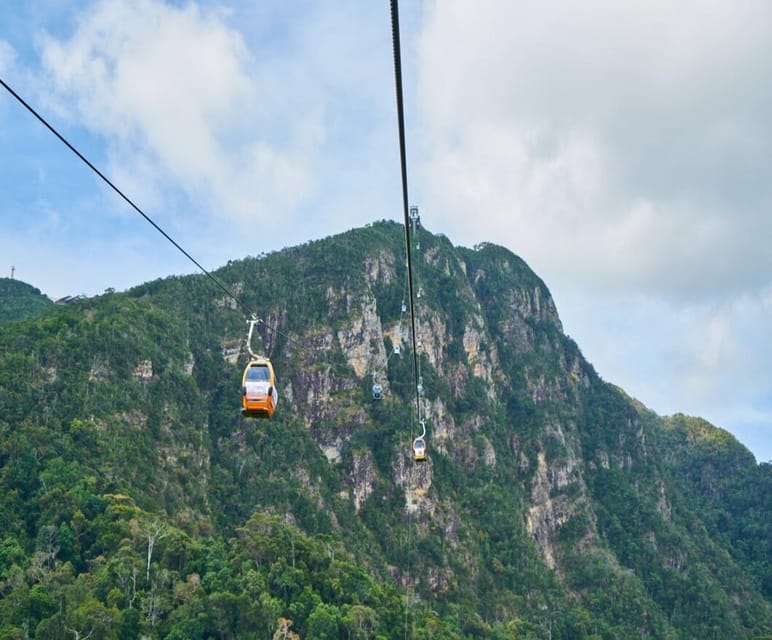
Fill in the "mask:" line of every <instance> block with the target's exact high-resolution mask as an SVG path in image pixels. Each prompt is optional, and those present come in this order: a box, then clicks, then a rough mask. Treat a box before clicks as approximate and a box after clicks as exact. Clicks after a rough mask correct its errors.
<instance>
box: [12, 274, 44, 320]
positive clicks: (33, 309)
mask: <svg viewBox="0 0 772 640" xmlns="http://www.w3.org/2000/svg"><path fill="white" fill-rule="evenodd" d="M52 304H53V302H52V301H51V300H50V299H49V298H48V297H47V296H45V295H43V294H42V293H40V290H39V289H36V288H35V287H32V286H30V285H28V284H27V283H26V282H20V281H19V280H14V279H12V278H0V322H6V321H9V320H24V319H25V318H31V317H32V316H35V315H37V314H38V313H40V312H42V311H43V310H44V309H47V308H48V307H50V306H51V305H52Z"/></svg>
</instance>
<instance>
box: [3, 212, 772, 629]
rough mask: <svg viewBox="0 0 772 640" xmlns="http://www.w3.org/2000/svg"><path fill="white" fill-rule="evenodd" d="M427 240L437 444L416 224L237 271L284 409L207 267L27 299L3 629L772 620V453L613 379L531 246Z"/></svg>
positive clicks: (423, 261) (15, 405)
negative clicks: (596, 361) (564, 319)
mask: <svg viewBox="0 0 772 640" xmlns="http://www.w3.org/2000/svg"><path fill="white" fill-rule="evenodd" d="M413 242H414V243H415V244H417V243H420V248H417V247H416V250H415V252H414V254H413V277H414V290H415V291H416V293H420V297H419V296H418V295H417V296H416V299H415V327H416V342H417V345H418V349H417V355H418V363H419V365H420V366H419V369H420V377H421V379H420V382H421V384H422V389H423V393H422V397H421V399H420V402H421V410H422V415H423V417H424V418H425V420H426V427H427V442H428V445H429V455H428V460H427V461H426V462H425V463H416V462H414V461H413V458H412V454H411V442H412V440H413V438H414V437H415V436H416V435H418V434H419V433H420V426H419V425H418V424H417V416H416V385H417V384H418V382H419V381H418V380H416V377H415V368H414V366H413V351H412V349H413V345H412V339H411V333H410V331H411V322H410V320H409V317H408V314H406V313H404V312H403V310H402V303H403V301H405V298H406V289H407V274H406V268H405V262H406V258H405V247H404V232H403V228H402V227H401V226H400V225H398V224H395V223H392V222H378V223H375V224H372V225H369V226H367V227H365V228H362V229H356V230H352V231H349V232H347V233H344V234H341V235H337V236H334V237H330V238H326V239H323V240H319V241H316V242H311V243H308V244H305V245H303V246H299V247H294V248H290V249H285V250H283V251H279V252H275V253H270V254H268V255H261V256H259V257H256V258H254V257H250V258H247V259H244V260H234V261H232V262H229V263H228V265H227V266H224V267H222V268H221V269H219V270H218V271H217V272H215V275H216V276H217V278H219V279H220V280H221V281H222V282H224V283H225V284H226V285H227V287H228V288H229V289H231V291H233V292H234V293H235V294H236V296H237V297H238V299H239V301H240V303H241V304H243V305H244V307H245V308H248V309H254V310H256V311H257V313H258V314H259V315H260V318H261V320H262V322H261V323H260V324H259V325H258V326H257V328H256V332H257V333H259V336H258V338H257V339H256V340H254V344H253V346H254V347H255V349H256V350H261V351H262V352H264V353H265V354H266V355H268V356H269V357H270V358H271V359H272V362H273V365H274V368H275V370H276V373H277V387H278V389H279V404H278V408H277V411H276V414H275V415H274V417H273V418H272V419H271V420H253V419H247V418H243V417H242V416H241V414H240V412H239V408H240V399H241V398H240V389H241V373H242V370H243V367H244V365H245V363H246V361H247V350H246V343H245V338H246V331H247V322H246V319H247V318H246V317H245V312H244V308H243V307H242V306H240V304H239V303H237V302H236V301H235V300H234V299H233V298H231V297H230V296H227V295H225V294H224V293H223V291H222V290H221V289H219V288H217V287H216V286H213V284H212V282H211V280H210V279H208V278H207V277H205V276H200V275H193V276H185V277H172V278H166V279H162V280H157V281H154V282H150V283H147V284H144V285H142V286H139V287H136V288H134V289H132V290H130V291H127V292H123V293H115V292H111V293H107V294H105V295H102V296H98V297H94V298H88V299H84V300H76V301H74V302H73V303H72V304H68V305H55V306H50V305H49V306H47V307H46V308H42V307H41V308H39V309H37V310H36V311H35V312H34V313H27V314H26V319H19V318H13V320H14V321H13V322H9V321H4V322H3V323H2V324H0V536H1V537H2V539H0V638H46V639H50V638H53V639H62V640H64V639H65V638H68V639H70V638H73V637H75V638H82V639H85V638H87V637H90V638H92V639H93V640H96V639H97V638H116V639H124V638H138V637H145V638H173V639H182V638H188V639H197V638H201V639H204V638H307V639H322V638H336V639H337V638H381V639H387V638H388V639H391V638H449V639H453V638H496V639H504V638H507V639H509V638H513V639H514V638H528V639H536V638H540V639H541V638H544V639H547V638H550V639H579V638H603V639H611V638H663V639H683V640H686V639H692V638H749V639H750V638H764V637H767V638H769V637H772V612H771V609H770V596H771V595H772V577H771V572H770V558H772V549H771V548H770V546H771V545H772V525H771V524H770V521H772V518H770V514H771V513H772V509H770V506H771V505H770V501H771V500H772V498H770V496H772V472H771V471H770V465H769V464H760V465H757V464H756V461H755V460H754V458H753V456H752V455H751V454H750V452H748V451H747V449H745V448H744V447H743V446H742V445H741V444H739V443H738V442H737V441H736V440H735V439H734V438H733V437H732V436H731V435H729V434H728V433H727V432H725V431H723V430H721V429H718V428H716V427H714V426H712V425H710V424H708V423H706V422H704V421H702V420H700V419H697V418H691V417H687V416H684V415H676V416H672V417H667V418H665V417H660V416H657V415H655V414H654V413H653V412H651V411H649V410H647V409H646V408H645V407H644V406H642V405H641V404H640V403H639V402H636V401H634V400H633V399H631V398H629V397H628V396H627V395H625V393H624V392H623V391H622V390H620V389H619V388H617V387H615V386H613V385H612V384H609V383H607V382H605V381H603V380H602V379H601V378H600V377H599V376H598V374H597V373H596V372H595V371H594V369H593V367H592V366H591V365H590V364H589V363H588V362H587V361H586V360H585V359H584V358H583V356H582V354H581V352H580V350H579V348H578V346H577V345H576V344H575V343H574V342H573V341H572V340H571V339H570V338H569V337H567V336H566V335H565V334H564V333H563V329H562V326H561V323H560V319H559V317H558V314H557V310H556V308H555V304H554V302H553V300H552V298H551V296H550V293H549V290H548V289H547V287H546V286H545V284H544V283H543V282H542V281H541V280H540V279H539V278H538V277H537V276H536V275H535V274H534V273H533V272H532V271H531V270H530V269H529V268H528V266H527V265H526V264H525V263H524V262H523V261H522V260H521V259H519V258H518V257H517V256H515V255H513V254H512V253H511V252H509V251H507V250H506V249H504V248H502V247H499V246H495V245H492V244H485V245H481V246H478V247H475V248H474V249H467V248H462V247H454V246H452V245H451V243H450V242H449V241H448V240H447V239H446V238H445V237H443V236H441V235H432V234H431V233H429V232H428V231H426V230H424V229H420V230H419V231H418V233H417V234H416V235H415V236H413ZM395 347H398V348H399V353H396V349H395ZM374 381H377V382H378V383H379V384H381V385H382V388H383V398H382V399H381V400H374V399H373V397H372V392H371V388H372V385H373V383H374Z"/></svg>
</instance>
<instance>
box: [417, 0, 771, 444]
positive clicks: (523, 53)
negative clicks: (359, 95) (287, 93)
mask: <svg viewBox="0 0 772 640" xmlns="http://www.w3.org/2000/svg"><path fill="white" fill-rule="evenodd" d="M417 52H418V64H419V82H418V86H419V91H420V95H419V99H418V103H419V109H420V126H419V127H416V134H417V135H420V136H421V137H422V138H423V140H424V145H425V157H424V158H423V159H422V163H421V166H420V180H421V182H422V185H423V193H422V197H423V205H424V210H425V211H424V214H425V215H424V217H425V219H426V221H427V224H428V225H429V226H430V227H431V214H432V211H436V213H437V215H438V216H441V218H442V226H443V227H444V230H445V231H447V232H448V234H449V235H450V236H451V238H452V240H453V241H454V242H457V243H461V244H465V245H467V246H470V245H472V244H474V243H476V242H480V241H486V240H488V241H490V240H493V241H496V242H498V243H500V244H503V245H505V246H507V247H509V248H510V249H512V250H513V251H515V252H516V253H518V254H519V255H521V256H522V257H523V258H524V259H526V261H528V262H529V264H530V265H531V266H532V268H533V269H534V270H535V271H536V272H537V273H538V274H539V275H540V276H542V277H543V278H544V279H545V281H546V282H547V284H548V286H549V287H550V289H551V290H552V291H553V293H554V295H555V298H556V301H557V304H558V308H559V310H560V312H561V317H562V319H563V322H564V326H565V327H566V330H567V331H568V333H570V334H571V335H572V336H573V337H574V338H575V339H576V340H577V342H578V344H579V345H580V347H581V348H582V350H583V351H584V353H585V354H586V355H587V357H588V358H589V360H590V361H592V362H593V363H594V364H595V366H596V367H597V368H598V371H599V372H600V373H601V375H602V376H603V377H604V378H605V379H607V380H610V381H612V382H614V383H617V384H620V385H621V386H622V387H623V388H625V389H626V390H628V391H629V392H630V393H631V394H633V395H635V396H637V397H638V398H640V399H641V400H642V401H643V402H644V403H646V404H648V405H649V406H651V407H652V408H653V409H655V410H656V411H658V412H663V413H672V412H675V411H684V412H687V413H694V414H696V415H703V416H705V417H707V418H708V419H712V420H714V421H715V422H716V423H717V424H719V426H723V427H725V428H728V429H740V428H743V429H745V431H743V433H749V431H748V429H747V428H746V427H747V425H749V424H751V423H752V424H753V425H754V431H753V433H754V438H755V440H754V445H756V446H757V447H759V449H764V450H765V451H767V452H770V451H771V450H772V445H771V444H770V442H772V433H770V431H771V430H772V429H770V426H769V425H767V426H766V428H762V427H761V426H759V423H758V421H757V419H758V418H759V416H769V414H770V409H772V406H770V405H771V404H772V401H770V395H769V390H770V389H772V374H770V372H769V366H768V362H769V361H770V359H772V338H770V336H769V326H770V320H772V305H770V302H769V291H772V251H770V250H769V247H768V243H769V238H770V237H772V217H770V216H769V210H770V206H771V205H772V118H770V115H769V114H770V113H772V85H770V84H769V83H768V82H766V78H768V77H770V76H771V75H772V5H770V4H769V3H765V2H760V1H755V0H741V1H740V2H732V3H730V2H710V3H705V2H697V1H696V0H689V1H687V2H685V3H683V2H682V3H676V4H674V3H670V2H666V1H665V0H655V1H654V2H643V1H642V0H641V1H639V0H634V1H632V2H623V3H618V2H607V1H605V0H589V1H588V2H582V3H576V2H569V1H568V0H558V2H552V3H531V4H523V3H513V2H508V1H506V0H488V1H486V2H483V3H478V4H476V5H475V7H474V9H473V10H470V7H469V5H468V3H465V2H462V1H461V0H442V2H433V3H431V4H429V5H427V11H426V21H425V25H424V28H423V31H422V32H421V34H420V39H419V45H418V48H417ZM754 421H755V422H754ZM743 425H745V426H743ZM759 434H763V435H759ZM759 449H757V450H759ZM762 457H763V456H762ZM766 457H767V458H768V457H769V455H767V456H766Z"/></svg>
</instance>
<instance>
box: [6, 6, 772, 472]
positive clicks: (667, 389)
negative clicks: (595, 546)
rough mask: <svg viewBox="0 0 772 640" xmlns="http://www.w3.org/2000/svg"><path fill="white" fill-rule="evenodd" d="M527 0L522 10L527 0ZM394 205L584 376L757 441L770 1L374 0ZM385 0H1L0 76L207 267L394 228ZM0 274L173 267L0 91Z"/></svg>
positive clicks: (769, 406) (763, 344)
mask: <svg viewBox="0 0 772 640" xmlns="http://www.w3.org/2000/svg"><path fill="white" fill-rule="evenodd" d="M542 5H544V6H542ZM400 13H401V19H402V48H403V63H404V68H403V73H404V80H405V95H406V100H407V104H406V109H407V111H406V117H407V144H408V149H407V150H408V165H409V183H410V200H411V202H413V203H415V204H418V205H419V206H420V207H421V215H422V220H423V221H424V223H425V225H426V226H427V227H428V228H429V229H430V230H431V231H433V232H441V233H445V234H446V235H447V236H448V237H449V238H450V239H451V241H453V242H454V243H455V244H457V245H464V246H473V245H474V244H476V243H478V242H486V241H491V242H496V243H498V244H502V245H504V246H506V247H508V248H509V249H511V250H512V251H513V252H515V253H517V254H518V255H520V256H521V257H523V258H524V259H525V260H526V261H527V262H528V264H529V265H530V266H531V267H532V268H533V269H534V271H536V273H537V274H539V275H540V276H541V277H542V278H543V279H544V280H545V282H546V283H547V285H548V286H549V287H550V290H551V291H552V294H553V296H554V298H555V301H556V303H557V306H558V310H559V312H560V315H561V319H562V321H563V324H564V328H565V330H566V333H568V334H569V335H571V336H572V337H573V338H574V339H575V340H576V341H577V343H578V344H579V346H580V348H581V349H582V351H583V353H584V354H585V356H586V357H587V358H588V360H590V362H592V363H593V365H594V366H595V368H596V369H597V370H598V372H599V373H600V374H601V376H602V377H603V378H604V379H606V380H608V381H610V382H613V383H615V384H617V385H619V386H621V387H622V388H623V389H625V390H626V391H627V392H628V393H629V394H630V395H632V396H634V397H636V398H638V399H639V400H641V401H642V402H643V403H644V404H646V405H647V406H649V407H650V408H652V409H653V410H654V411H656V412H657V413H660V414H662V415H668V414H671V413H675V412H679V411H680V412H683V413H687V414H690V415H698V416H702V417H704V418H706V419H708V420H710V421H711V422H712V423H714V424H716V425H717V426H720V427H723V428H725V429H728V430H729V431H731V432H733V433H734V434H735V435H736V436H737V437H738V439H739V440H740V441H741V442H743V443H744V444H745V445H746V446H748V447H749V448H750V449H751V450H752V451H753V452H754V454H755V455H756V457H757V459H758V460H760V461H769V460H770V459H772V367H771V366H770V365H769V362H770V361H772V338H771V337H770V331H769V327H770V324H771V323H770V320H771V319H772V251H770V250H769V247H768V243H769V238H771V237H772V216H770V215H769V211H770V204H772V115H770V114H772V85H770V83H769V81H768V79H769V78H770V77H772V69H771V68H770V67H772V50H771V49H772V5H769V3H766V2H754V1H751V0H738V1H733V2H729V1H724V2H722V1H720V0H717V1H716V2H712V3H705V2H696V1H690V0H687V1H686V2H683V3H671V2H665V1H664V0H650V1H646V2H644V1H643V0H631V1H630V2H625V3H616V2H608V1H601V0H587V1H586V2H583V3H575V2H568V1H567V0H562V1H561V0H558V1H556V2H551V3H517V2H510V1H509V0H486V1H485V2H481V3H474V4H472V3H469V2H461V1H460V0H442V2H439V1H434V2H429V1H425V2H419V1H417V0H416V1H414V2H409V1H403V2H402V3H401V5H400ZM391 56H392V49H391V33H390V15H389V5H388V2H386V1H385V0H384V1H383V2H357V1H354V0H351V1H345V2H334V3H333V2H322V1H321V0H318V1H314V0H306V1H300V0H299V1H297V2H290V3H288V2H280V1H278V0H275V1H263V2H260V3H254V2H246V1H233V2H228V3H225V2H215V1H209V0H206V1H204V0H202V1H200V2H163V1H161V0H137V1H134V2H128V1H124V0H109V1H99V0H96V1H92V0H88V1H86V0H83V1H66V0H39V1H37V2H35V3H27V2H20V1H19V2H15V1H14V0H9V1H7V2H6V3H5V4H4V11H3V15H2V17H0V77H2V78H3V79H4V80H5V81H6V82H7V83H9V84H10V85H11V86H12V87H14V89H15V90H16V91H17V92H19V93H20V94H21V95H22V96H23V97H24V98H25V99H27V100H28V101H29V102H31V103H32V104H34V105H35V107H36V108H37V109H38V110H39V111H40V112H41V114H43V115H44V116H45V117H46V118H47V119H49V121H50V122H51V123H52V124H53V125H54V126H56V127H57V128H58V129H59V130H60V131H61V132H62V133H63V134H64V135H65V136H66V137H67V138H68V139H69V140H70V141H71V142H72V143H73V144H74V145H75V146H77V147H78V148H79V149H80V150H81V151H82V152H83V153H84V154H85V155H86V156H87V157H88V158H89V159H90V160H92V162H94V163H95V164H97V165H98V166H99V167H100V168H101V169H102V170H103V171H104V172H105V173H106V174H107V175H108V176H110V177H111V179H113V180H114V181H115V182H116V183H117V184H118V185H119V186H120V188H121V189H122V190H124V191H125V192H126V193H127V195H129V196H130V197H131V198H132V199H133V200H134V201H135V202H136V203H137V204H138V205H139V206H140V207H142V208H143V209H144V210H145V211H146V212H147V213H148V214H149V215H151V217H153V218H154V219H155V220H156V221H157V222H158V223H159V224H160V225H161V226H162V227H163V228H164V229H166V230H167V231H168V232H169V233H170V234H171V235H172V236H173V237H174V238H175V239H176V240H177V241H178V242H180V243H181V244H182V245H183V246H184V247H185V248H186V250H188V251H189V252H190V253H191V254H193V255H194V256H195V257H196V259H197V260H198V261H199V262H201V263H202V264H203V265H204V266H206V267H207V268H217V267H219V266H221V265H223V264H225V263H226V262H227V261H228V260H230V259H235V258H241V257H244V256H247V255H257V254H259V253H262V252H264V251H271V250H275V249H280V248H282V247H285V246H291V245H295V244H299V243H302V242H306V241H308V240H312V239H317V238H320V237H324V236H327V235H330V234H333V233H337V232H340V231H344V230H346V229H350V228H352V227H357V226H363V225H364V224H367V223H368V222H372V221H374V220H379V219H383V218H390V219H395V220H400V219H401V215H402V213H401V195H400V185H399V164H398V147H397V134H396V117H395V109H394V86H393V66H392V57H391ZM0 188H1V189H2V197H0V258H1V259H0V274H2V275H10V269H11V266H14V267H15V269H16V277H18V278H19V279H21V280H23V281H25V282H28V283H30V284H32V285H34V286H36V287H38V288H40V289H41V290H42V291H43V292H44V293H47V294H48V295H50V296H51V297H53V298H56V297H60V296H63V295H67V294H77V293H84V294H87V295H92V294H97V293H101V292H102V291H104V290H105V289H107V288H108V287H114V288H116V289H119V290H120V289H125V288H127V287H130V286H132V285H135V284H139V283H141V282H145V281H147V280H152V279H155V278H159V277H165V276H168V275H172V274H181V273H190V272H192V271H193V270H194V267H193V266H192V265H191V264H190V263H189V262H187V260H186V259H185V258H184V257H183V256H182V255H180V254H179V253H177V252H176V250H174V249H173V247H171V245H169V244H168V243H166V241H165V240H164V239H163V238H162V237H161V236H160V235H159V234H158V233H157V232H156V231H155V230H153V229H152V227H150V225H148V224H147V223H146V222H145V221H144V220H142V219H141V218H140V217H139V216H138V215H137V214H136V213H135V212H133V211H132V210H131V209H129V208H128V206H127V205H126V204H125V203H123V202H122V201H121V200H120V199H118V198H117V197H116V196H115V194H113V193H112V192H110V191H109V190H107V189H106V188H105V187H104V186H103V185H102V184H101V183H100V182H99V180H98V179H97V178H96V177H95V176H94V175H93V174H91V172H89V171H88V170H87V169H86V168H85V167H84V166H83V165H82V164H80V162H79V161H77V159H75V158H74V156H72V154H71V153H70V152H69V151H67V150H66V149H65V148H64V147H63V145H62V144H61V143H60V142H59V141H58V140H56V139H55V138H54V137H53V136H52V135H51V134H50V133H49V132H48V131H46V130H45V129H44V128H43V127H42V126H41V125H40V124H39V123H38V122H37V121H35V120H34V119H33V118H32V117H31V116H30V115H29V114H28V113H27V112H26V111H25V110H23V109H22V108H21V107H20V106H19V105H18V103H16V101H15V100H13V99H12V98H11V97H10V96H9V95H8V94H6V93H5V92H3V93H2V95H0Z"/></svg>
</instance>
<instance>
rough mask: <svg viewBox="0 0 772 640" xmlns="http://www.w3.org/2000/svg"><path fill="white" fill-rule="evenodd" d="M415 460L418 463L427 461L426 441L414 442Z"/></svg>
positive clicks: (418, 440)
mask: <svg viewBox="0 0 772 640" xmlns="http://www.w3.org/2000/svg"><path fill="white" fill-rule="evenodd" d="M413 460H415V461H416V462H423V461H424V460H426V440H424V439H423V438H416V439H415V440H413Z"/></svg>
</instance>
